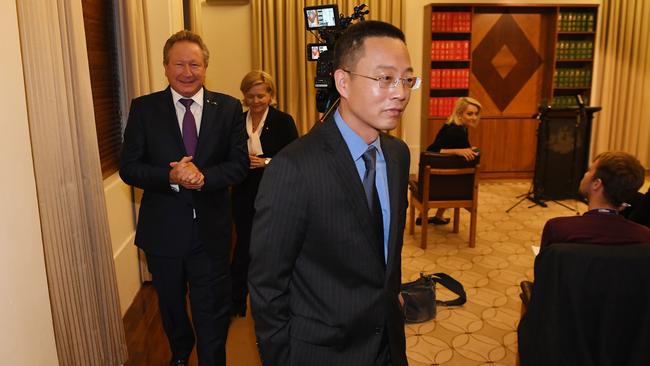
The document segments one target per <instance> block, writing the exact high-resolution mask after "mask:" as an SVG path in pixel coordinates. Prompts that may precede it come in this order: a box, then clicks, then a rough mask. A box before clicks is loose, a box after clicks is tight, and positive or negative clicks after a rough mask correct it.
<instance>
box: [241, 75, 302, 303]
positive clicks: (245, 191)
mask: <svg viewBox="0 0 650 366" xmlns="http://www.w3.org/2000/svg"><path fill="white" fill-rule="evenodd" d="M240 90H241V92H242V93H243V94H244V106H245V107H248V111H247V112H244V116H243V117H244V119H245V120H246V132H247V133H248V157H249V159H250V167H249V170H248V176H247V177H246V179H245V180H244V181H243V182H242V183H240V184H238V185H236V186H234V187H233V189H232V200H233V218H234V220H235V230H236V232H237V244H236V246H235V251H234V254H233V259H232V264H231V267H230V272H231V276H232V300H233V308H232V312H231V313H232V315H234V316H245V315H246V296H247V294H248V291H247V273H248V262H249V261H250V258H249V256H248V249H249V246H250V238H251V230H252V225H253V216H254V215H255V208H254V204H255V196H257V189H258V188H259V185H260V181H261V180H262V175H263V174H264V168H265V167H266V166H267V165H269V164H270V163H271V159H272V158H273V156H275V154H277V153H278V152H279V151H280V150H281V149H282V148H284V147H285V146H287V145H288V144H289V143H290V142H291V141H293V140H295V139H296V138H298V131H297V129H296V124H295V122H294V121H293V118H292V117H291V115H289V114H287V113H284V112H282V111H279V110H277V109H276V108H273V107H272V106H271V104H272V102H273V100H274V98H275V84H274V83H273V79H272V78H271V75H269V74H267V73H266V72H264V71H251V72H249V73H248V74H246V76H244V79H243V80H242V82H241V86H240Z"/></svg>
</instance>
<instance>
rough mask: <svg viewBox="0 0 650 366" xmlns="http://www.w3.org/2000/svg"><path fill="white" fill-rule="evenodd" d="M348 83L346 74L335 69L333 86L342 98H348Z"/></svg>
mask: <svg viewBox="0 0 650 366" xmlns="http://www.w3.org/2000/svg"><path fill="white" fill-rule="evenodd" d="M348 82H349V79H348V73H347V72H345V71H343V70H342V69H336V71H334V85H335V86H336V90H337V91H338V92H339V94H340V95H341V97H343V98H347V97H348Z"/></svg>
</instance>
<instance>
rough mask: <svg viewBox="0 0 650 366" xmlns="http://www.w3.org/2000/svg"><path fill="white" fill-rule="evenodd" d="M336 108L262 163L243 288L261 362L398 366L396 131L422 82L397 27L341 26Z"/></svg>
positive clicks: (402, 196)
mask: <svg viewBox="0 0 650 366" xmlns="http://www.w3.org/2000/svg"><path fill="white" fill-rule="evenodd" d="M334 70H335V72H334V81H335V85H336V88H337V90H338V92H339V93H340V95H341V99H340V105H339V107H338V110H337V111H336V112H335V113H334V115H333V116H332V117H330V118H329V119H327V120H326V121H325V122H323V123H322V124H319V125H317V126H315V127H314V128H313V129H312V130H311V132H309V133H308V134H307V135H305V136H304V137H302V138H300V139H298V140H296V141H294V142H293V143H292V144H291V145H289V146H287V147H286V148H285V149H284V150H282V151H281V152H280V153H279V154H278V155H276V157H275V158H274V159H273V161H272V163H271V164H270V165H269V167H268V168H267V171H266V172H265V175H264V178H263V179H262V183H261V186H260V190H259V193H258V196H257V201H256V216H255V221H254V229H253V237H252V241H251V264H250V270H249V290H250V295H251V306H252V313H253V318H254V320H255V330H256V335H257V340H258V345H259V349H260V353H261V357H262V362H263V363H264V365H267V366H268V365H277V366H288V365H295V366H298V365H310V366H318V365H327V366H331V365H337V366H345V365H354V366H366V365H382V366H383V365H393V366H398V365H406V364H407V360H406V351H405V348H406V346H405V336H404V320H403V316H402V310H401V306H400V302H399V300H398V294H399V288H400V282H401V257H400V254H401V249H402V237H403V236H402V233H403V231H404V223H405V216H406V205H407V199H406V188H407V181H408V173H409V151H408V148H407V146H406V144H405V143H404V142H403V141H401V140H399V139H396V138H394V137H391V136H389V135H387V134H385V133H382V132H381V131H385V130H391V129H393V128H395V127H396V126H397V124H398V122H399V120H400V118H401V116H402V113H403V111H404V108H406V105H407V103H408V101H409V98H410V94H411V90H412V89H416V88H417V87H418V86H419V84H420V79H419V78H416V77H415V76H413V69H412V67H411V62H410V58H409V54H408V50H407V48H406V44H405V42H404V34H403V33H402V32H401V31H400V30H399V29H397V28H396V27H394V26H392V25H390V24H388V23H383V22H378V21H366V22H360V23H357V24H355V25H352V26H350V27H349V28H348V29H347V30H346V31H345V33H344V34H343V35H342V36H341V37H340V38H339V40H338V41H337V43H336V46H335V50H334Z"/></svg>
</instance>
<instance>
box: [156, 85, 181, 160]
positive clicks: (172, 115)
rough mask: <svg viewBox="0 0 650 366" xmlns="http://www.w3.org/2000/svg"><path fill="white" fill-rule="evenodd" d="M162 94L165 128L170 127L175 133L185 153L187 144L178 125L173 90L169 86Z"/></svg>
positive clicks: (179, 145)
mask: <svg viewBox="0 0 650 366" xmlns="http://www.w3.org/2000/svg"><path fill="white" fill-rule="evenodd" d="M160 95H161V99H160V100H159V103H160V111H162V113H161V115H162V124H163V126H164V127H165V128H167V129H169V130H170V131H171V133H172V134H173V135H174V140H176V143H177V144H178V148H179V149H180V151H182V152H184V153H185V144H184V143H183V135H182V134H181V129H180V126H179V125H178V117H177V116H176V108H175V107H174V99H173V98H172V91H171V89H170V87H169V86H168V87H167V89H165V90H164V92H163V93H162V94H160Z"/></svg>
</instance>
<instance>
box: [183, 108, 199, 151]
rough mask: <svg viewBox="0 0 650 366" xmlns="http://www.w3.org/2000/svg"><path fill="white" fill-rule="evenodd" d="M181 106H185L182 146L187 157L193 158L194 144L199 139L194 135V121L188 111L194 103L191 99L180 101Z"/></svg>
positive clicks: (190, 112)
mask: <svg viewBox="0 0 650 366" xmlns="http://www.w3.org/2000/svg"><path fill="white" fill-rule="evenodd" d="M180 102H181V104H182V105H184V106H185V115H183V144H184V145H185V151H186V152H187V155H188V156H194V154H195V153H196V144H197V143H198V141H199V137H198V135H197V133H196V121H195V120H194V115H193V114H192V111H191V110H190V106H191V105H192V103H194V101H193V100H192V99H185V98H183V99H180Z"/></svg>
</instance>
